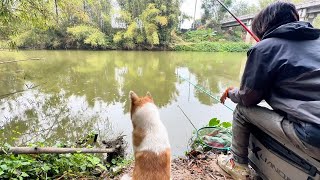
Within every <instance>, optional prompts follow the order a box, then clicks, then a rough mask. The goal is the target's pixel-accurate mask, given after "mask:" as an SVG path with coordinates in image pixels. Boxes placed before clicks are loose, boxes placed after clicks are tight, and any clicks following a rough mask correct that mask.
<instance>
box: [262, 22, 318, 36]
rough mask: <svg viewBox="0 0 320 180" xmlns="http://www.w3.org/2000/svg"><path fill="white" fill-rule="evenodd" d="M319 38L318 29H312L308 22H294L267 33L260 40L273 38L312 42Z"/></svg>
mask: <svg viewBox="0 0 320 180" xmlns="http://www.w3.org/2000/svg"><path fill="white" fill-rule="evenodd" d="M319 36H320V29H315V28H313V26H312V25H311V24H310V23H308V22H302V21H296V22H292V23H288V24H283V25H281V26H279V27H277V28H275V29H272V30H270V31H267V32H266V33H265V34H264V36H263V37H262V39H267V38H273V37H274V38H282V39H289V40H314V39H318V38H319Z"/></svg>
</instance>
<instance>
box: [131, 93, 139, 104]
mask: <svg viewBox="0 0 320 180" xmlns="http://www.w3.org/2000/svg"><path fill="white" fill-rule="evenodd" d="M129 97H130V99H131V101H132V102H133V101H136V100H138V99H139V97H138V95H137V94H136V93H135V92H133V91H130V92H129Z"/></svg>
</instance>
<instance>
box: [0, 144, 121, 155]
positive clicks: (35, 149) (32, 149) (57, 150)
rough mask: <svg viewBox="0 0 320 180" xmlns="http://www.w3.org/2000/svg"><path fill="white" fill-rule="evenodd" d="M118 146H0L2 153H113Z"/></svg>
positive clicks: (0, 152)
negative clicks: (90, 147) (103, 147)
mask: <svg viewBox="0 0 320 180" xmlns="http://www.w3.org/2000/svg"><path fill="white" fill-rule="evenodd" d="M119 147H120V146H119V145H117V146H116V148H106V149H101V148H92V149H89V148H55V147H11V148H9V149H8V150H7V149H3V148H0V154H6V153H13V154H67V153H111V152H114V151H116V149H117V148H119Z"/></svg>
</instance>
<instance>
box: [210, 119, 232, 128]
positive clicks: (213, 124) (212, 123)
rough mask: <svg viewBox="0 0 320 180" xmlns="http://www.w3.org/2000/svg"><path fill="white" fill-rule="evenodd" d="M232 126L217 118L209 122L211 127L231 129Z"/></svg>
mask: <svg viewBox="0 0 320 180" xmlns="http://www.w3.org/2000/svg"><path fill="white" fill-rule="evenodd" d="M231 126H232V124H231V123H230V122H222V123H220V120H219V119H217V118H212V119H210V121H209V127H223V128H230V127H231Z"/></svg>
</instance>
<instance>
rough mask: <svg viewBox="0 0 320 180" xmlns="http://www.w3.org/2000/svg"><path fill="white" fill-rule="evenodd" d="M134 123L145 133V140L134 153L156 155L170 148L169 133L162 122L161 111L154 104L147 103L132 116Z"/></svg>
mask: <svg viewBox="0 0 320 180" xmlns="http://www.w3.org/2000/svg"><path fill="white" fill-rule="evenodd" d="M132 121H133V122H134V123H135V125H136V126H137V127H141V128H142V129H143V130H144V131H145V135H146V136H145V138H144V139H143V140H142V142H141V143H140V145H139V146H138V147H135V146H134V147H133V150H134V152H140V151H151V152H154V153H156V154H160V153H162V152H164V151H165V150H166V149H168V148H170V144H169V138H168V133H167V130H166V128H165V126H164V125H163V123H162V122H161V119H160V115H159V111H158V108H157V106H156V105H154V104H153V103H146V104H144V105H143V106H142V107H139V108H138V109H137V110H136V112H134V113H133V114H132Z"/></svg>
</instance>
